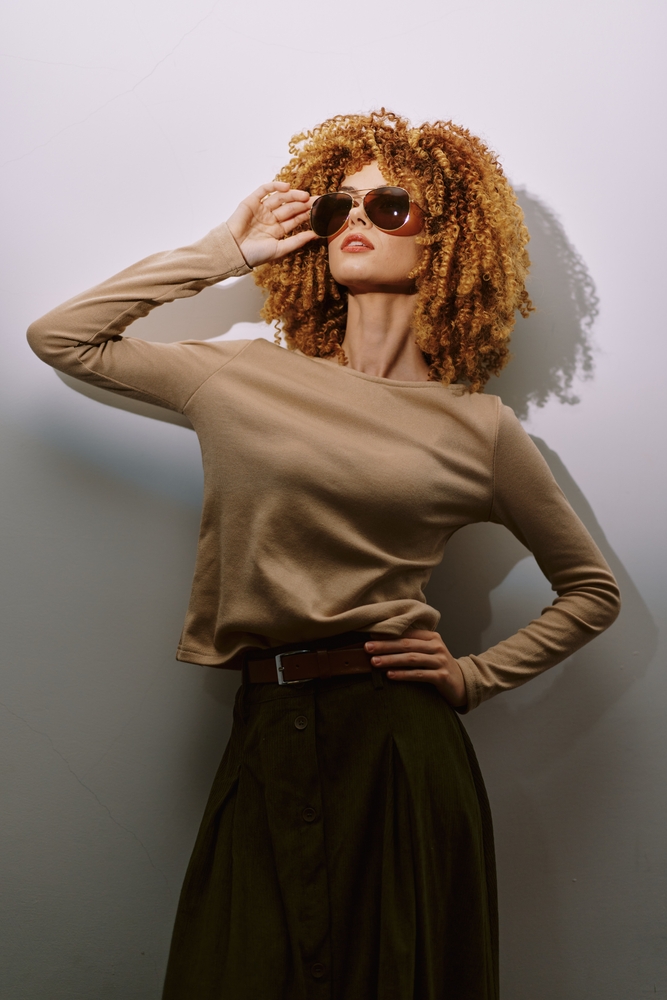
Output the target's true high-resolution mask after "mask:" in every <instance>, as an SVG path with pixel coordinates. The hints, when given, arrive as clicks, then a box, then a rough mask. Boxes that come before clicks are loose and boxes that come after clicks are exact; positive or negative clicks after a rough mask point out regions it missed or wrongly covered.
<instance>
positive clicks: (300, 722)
mask: <svg viewBox="0 0 667 1000" xmlns="http://www.w3.org/2000/svg"><path fill="white" fill-rule="evenodd" d="M294 725H295V726H296V728H297V729H305V728H306V726H307V725H308V719H307V718H306V716H305V715H297V717H296V719H295V720H294Z"/></svg>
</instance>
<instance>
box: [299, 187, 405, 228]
mask: <svg viewBox="0 0 667 1000" xmlns="http://www.w3.org/2000/svg"><path fill="white" fill-rule="evenodd" d="M355 194H356V195H357V198H356V202H357V204H358V201H359V198H358V195H360V194H363V192H362V191H359V192H355ZM361 204H362V205H363V209H364V212H365V213H366V215H367V216H368V218H369V219H370V221H371V222H372V223H373V225H374V226H375V227H376V228H377V229H381V230H382V232H383V233H394V234H395V235H396V236H414V235H415V234H416V233H419V232H421V230H422V229H423V226H424V216H423V213H422V210H421V209H420V208H419V206H418V205H417V204H416V203H415V202H414V201H410V195H409V194H408V192H407V191H406V190H405V188H400V187H378V188H370V189H369V190H367V191H366V193H365V194H364V197H363V199H362V202H361ZM354 205H355V197H354V196H353V195H352V194H349V193H348V192H347V191H334V192H333V193H332V194H323V195H322V196H321V197H320V198H316V199H315V201H314V202H313V206H312V208H311V210H310V228H311V229H312V230H313V232H314V233H317V235H318V236H321V237H322V238H323V239H331V238H333V237H334V236H338V234H339V233H340V232H341V231H342V230H343V229H344V228H345V225H346V223H347V220H348V218H349V217H350V212H351V211H352V209H353V208H354Z"/></svg>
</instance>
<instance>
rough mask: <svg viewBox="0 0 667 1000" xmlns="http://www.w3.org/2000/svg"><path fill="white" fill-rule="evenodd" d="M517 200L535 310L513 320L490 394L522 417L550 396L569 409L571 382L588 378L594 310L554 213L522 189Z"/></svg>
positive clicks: (592, 295)
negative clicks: (504, 361) (505, 359)
mask: <svg viewBox="0 0 667 1000" xmlns="http://www.w3.org/2000/svg"><path fill="white" fill-rule="evenodd" d="M516 193H517V199H518V201H519V204H520V205H521V208H522V209H523V213H524V216H525V220H526V226H527V227H528V232H529V233H530V244H529V246H528V250H529V252H530V258H531V269H530V277H529V279H528V291H529V293H530V296H531V299H532V301H533V305H534V306H535V312H533V313H531V315H530V316H529V318H528V319H522V318H520V317H519V318H518V321H517V324H516V326H515V328H514V332H513V333H512V341H511V352H512V353H511V360H510V362H509V364H508V365H507V367H506V368H505V369H503V371H502V372H501V374H500V375H499V376H498V377H497V379H493V380H492V382H491V383H490V384H489V386H488V388H489V391H491V392H493V393H497V394H498V395H499V396H502V398H503V401H504V402H505V403H507V405H508V406H511V407H512V409H513V410H514V412H515V413H516V415H517V416H518V417H520V418H521V419H525V418H526V417H527V416H528V411H529V408H530V406H531V404H532V405H535V406H544V404H545V403H546V402H547V401H548V400H549V399H552V398H555V399H557V400H558V401H559V402H561V403H565V404H569V405H573V404H576V403H578V402H579V397H578V396H577V395H576V393H575V392H574V391H573V386H574V383H575V381H576V380H586V379H590V378H592V376H593V370H594V353H595V348H594V342H593V325H594V323H595V320H596V318H597V315H598V312H599V306H600V303H599V299H598V295H597V291H596V289H595V282H594V281H593V278H592V277H591V274H590V272H589V271H588V268H587V267H586V264H585V262H584V260H583V259H582V257H581V255H580V254H579V253H578V251H577V250H576V248H575V247H574V246H573V245H572V243H571V242H570V240H569V239H568V236H567V233H566V232H565V230H564V228H563V225H562V223H561V222H560V220H559V219H558V217H557V216H556V215H555V213H554V212H552V210H551V209H550V208H549V207H548V206H547V205H546V204H545V203H544V202H543V201H541V200H540V199H539V198H538V197H537V196H536V195H533V194H530V193H529V192H528V191H527V190H526V189H525V188H518V189H517V192H516Z"/></svg>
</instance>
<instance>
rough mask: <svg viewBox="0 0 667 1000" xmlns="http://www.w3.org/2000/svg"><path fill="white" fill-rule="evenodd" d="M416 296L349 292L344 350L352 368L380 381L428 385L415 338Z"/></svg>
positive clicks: (382, 292) (396, 293) (375, 292)
mask: <svg viewBox="0 0 667 1000" xmlns="http://www.w3.org/2000/svg"><path fill="white" fill-rule="evenodd" d="M416 301H417V296H416V293H410V292H408V293H405V292H393V291H373V292H363V293H358V292H354V291H352V290H350V292H349V295H348V301H347V326H346V329H345V339H344V340H343V350H344V351H345V354H346V356H347V359H348V362H349V365H350V368H354V370H355V371H358V372H364V374H366V375H376V376H379V377H380V378H392V379H399V380H401V381H405V382H426V381H428V364H427V363H426V361H425V360H424V355H423V354H422V352H421V350H420V349H419V347H417V344H416V343H415V340H414V336H413V334H412V317H413V314H414V310H415V305H416Z"/></svg>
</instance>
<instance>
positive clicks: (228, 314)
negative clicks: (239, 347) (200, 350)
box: [56, 274, 272, 429]
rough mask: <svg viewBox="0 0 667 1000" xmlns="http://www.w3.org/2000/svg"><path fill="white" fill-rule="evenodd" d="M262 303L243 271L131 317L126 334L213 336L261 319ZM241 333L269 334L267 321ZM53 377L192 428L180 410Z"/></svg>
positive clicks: (102, 399)
mask: <svg viewBox="0 0 667 1000" xmlns="http://www.w3.org/2000/svg"><path fill="white" fill-rule="evenodd" d="M263 304H264V296H263V293H262V292H261V290H260V289H259V288H258V287H257V285H256V284H255V282H254V281H253V277H252V274H245V275H244V276H243V277H242V278H237V279H235V280H230V281H226V282H225V283H224V284H222V285H213V286H212V287H211V288H205V289H204V291H203V292H200V293H199V295H195V296H193V297H191V298H187V299H177V300H176V301H175V302H170V303H168V304H167V305H164V306H159V307H158V308H157V309H154V310H153V311H152V312H151V313H149V314H148V316H146V317H144V318H143V319H138V320H136V321H135V322H134V323H133V324H132V326H131V328H130V330H129V331H128V333H129V335H130V336H133V337H138V338H140V339H141V340H151V341H160V342H162V343H164V344H171V343H174V342H175V341H177V340H215V339H217V338H218V337H223V336H224V335H225V334H226V333H229V331H230V330H231V329H232V327H233V326H237V324H255V323H261V322H262V321H261V317H260V315H259V312H260V309H261V308H262V305H263ZM242 332H243V335H244V336H246V337H248V339H250V338H251V337H257V336H265V337H267V338H269V339H271V337H272V328H271V327H270V326H268V325H264V326H262V327H259V328H255V329H252V328H251V329H246V330H243V331H242ZM56 375H57V376H58V378H60V379H61V380H62V381H63V382H64V383H65V385H68V386H69V387H70V389H74V390H75V391H76V392H80V393H81V394H82V395H84V396H88V398H89V399H94V400H96V401H97V402H98V403H104V404H105V405H106V406H115V407H116V408H117V409H119V410H128V411H129V412H130V413H137V414H139V416H142V417H152V418H153V419H154V420H163V421H165V422H166V423H169V424H178V425H179V426H181V427H188V428H190V429H192V425H191V424H190V421H189V420H188V418H187V417H185V416H183V414H181V413H175V412H174V411H173V410H166V409H163V408H162V407H160V406H152V405H151V404H150V403H142V402H140V401H139V400H136V399H126V398H125V397H122V396H117V395H116V394H115V393H113V392H106V391H105V390H104V389H98V388H97V386H94V385H89V384H88V383H87V382H80V381H79V380H78V379H75V378H71V376H69V375H65V374H63V373H62V372H56Z"/></svg>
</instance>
